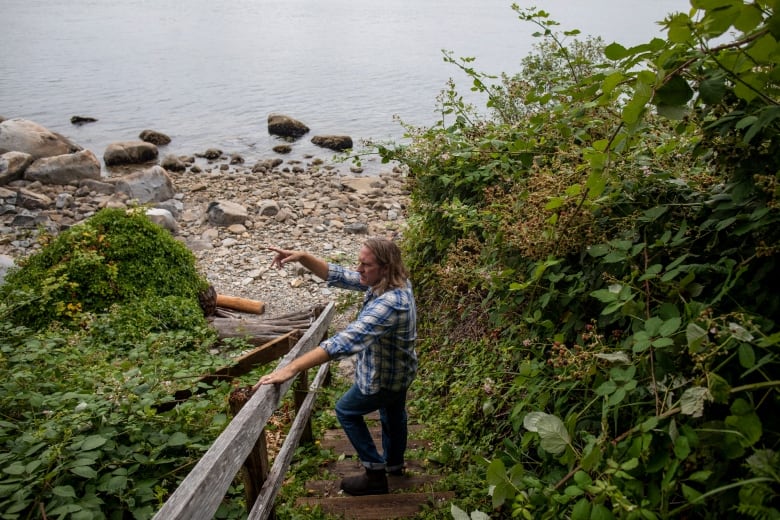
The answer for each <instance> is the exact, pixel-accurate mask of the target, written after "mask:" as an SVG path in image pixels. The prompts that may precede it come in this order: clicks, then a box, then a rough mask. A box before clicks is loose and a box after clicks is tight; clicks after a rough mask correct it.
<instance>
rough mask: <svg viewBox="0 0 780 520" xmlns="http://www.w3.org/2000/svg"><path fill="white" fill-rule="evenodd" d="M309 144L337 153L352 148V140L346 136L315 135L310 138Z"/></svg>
mask: <svg viewBox="0 0 780 520" xmlns="http://www.w3.org/2000/svg"><path fill="white" fill-rule="evenodd" d="M311 142H312V143H313V144H316V145H317V146H321V147H322V148H328V149H330V150H335V151H337V152H343V151H344V150H349V149H350V148H352V138H351V137H350V136H348V135H315V136H314V137H312V138H311Z"/></svg>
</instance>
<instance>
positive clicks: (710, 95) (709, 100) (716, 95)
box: [699, 75, 727, 105]
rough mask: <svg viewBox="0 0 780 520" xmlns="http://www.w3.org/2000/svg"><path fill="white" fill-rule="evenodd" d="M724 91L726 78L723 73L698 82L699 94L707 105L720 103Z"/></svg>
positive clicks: (724, 93)
mask: <svg viewBox="0 0 780 520" xmlns="http://www.w3.org/2000/svg"><path fill="white" fill-rule="evenodd" d="M726 91H727V89H726V79H725V76H723V75H718V76H713V77H710V78H707V79H705V80H704V81H702V82H701V83H700V84H699V96H700V97H701V100H702V101H703V102H704V103H705V104H707V105H716V104H718V103H720V102H721V100H723V97H724V96H725V95H726Z"/></svg>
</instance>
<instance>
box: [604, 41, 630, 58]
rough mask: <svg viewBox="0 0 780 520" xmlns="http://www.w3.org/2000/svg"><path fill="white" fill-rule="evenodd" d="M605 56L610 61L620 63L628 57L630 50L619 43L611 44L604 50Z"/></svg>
mask: <svg viewBox="0 0 780 520" xmlns="http://www.w3.org/2000/svg"><path fill="white" fill-rule="evenodd" d="M604 56H606V57H607V59H608V60H612V61H618V60H622V59H623V58H625V57H626V56H628V50H627V49H626V48H625V47H623V46H622V45H620V44H619V43H611V44H609V45H607V46H606V47H605V48H604Z"/></svg>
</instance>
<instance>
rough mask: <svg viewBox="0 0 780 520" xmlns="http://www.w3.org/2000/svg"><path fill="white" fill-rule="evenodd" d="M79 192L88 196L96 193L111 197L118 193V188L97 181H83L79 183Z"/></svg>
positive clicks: (112, 184)
mask: <svg viewBox="0 0 780 520" xmlns="http://www.w3.org/2000/svg"><path fill="white" fill-rule="evenodd" d="M79 190H83V191H84V192H86V193H87V194H89V193H92V192H95V193H99V194H103V195H111V194H112V193H114V192H116V186H115V185H114V183H111V182H103V181H98V180H95V179H82V180H81V181H79Z"/></svg>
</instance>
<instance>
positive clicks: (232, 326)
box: [157, 287, 325, 412]
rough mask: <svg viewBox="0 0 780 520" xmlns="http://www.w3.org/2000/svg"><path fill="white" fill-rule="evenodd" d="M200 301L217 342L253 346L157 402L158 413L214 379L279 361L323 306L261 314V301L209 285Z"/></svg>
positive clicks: (193, 393) (206, 386)
mask: <svg viewBox="0 0 780 520" xmlns="http://www.w3.org/2000/svg"><path fill="white" fill-rule="evenodd" d="M199 300H200V305H201V307H202V308H203V311H204V313H205V314H206V317H207V319H208V321H209V323H210V324H211V326H212V327H214V329H215V330H216V331H217V336H218V339H219V341H220V342H221V341H223V340H225V339H228V338H241V339H243V340H244V341H246V342H247V343H248V344H250V345H252V346H253V348H252V349H251V350H249V351H247V352H244V353H243V354H242V355H241V356H240V357H238V358H236V359H235V360H233V363H232V364H231V365H229V366H225V367H222V368H220V369H218V370H215V371H214V372H212V373H210V374H207V375H204V376H201V377H199V378H198V379H197V381H196V382H195V384H194V385H193V388H188V389H182V390H178V391H176V392H175V393H174V395H173V400H172V401H166V402H164V403H160V404H159V405H157V411H158V412H166V411H168V410H171V409H173V408H174V407H175V406H176V405H177V404H179V403H181V402H182V401H186V400H187V399H189V398H190V397H192V396H193V395H195V394H198V393H202V392H204V391H205V390H206V388H208V387H210V386H212V385H213V384H214V383H215V382H217V381H220V380H230V379H234V378H236V377H239V376H242V375H244V374H247V373H249V372H250V371H252V370H254V369H255V368H256V367H258V366H260V365H265V364H268V363H271V362H273V361H275V360H278V359H279V358H281V357H282V356H284V355H285V354H287V353H288V352H289V351H290V349H291V348H292V347H293V346H294V345H295V343H296V342H297V341H298V340H299V339H300V338H301V337H302V336H303V335H304V334H305V333H306V331H307V329H308V328H309V327H310V326H311V325H312V324H313V323H314V322H315V321H317V318H319V316H320V314H321V313H322V311H323V310H324V309H325V306H324V305H316V306H313V307H311V308H308V309H303V310H300V311H296V312H291V313H288V314H283V315H281V316H273V317H269V316H261V315H262V314H263V313H264V311H265V304H264V303H263V302H261V301H258V300H252V299H248V298H239V297H235V296H225V295H220V294H218V293H217V291H216V290H214V287H209V290H208V291H207V292H205V293H203V294H201V295H200V296H199ZM235 311H238V312H239V313H240V314H239V313H237V312H235Z"/></svg>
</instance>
